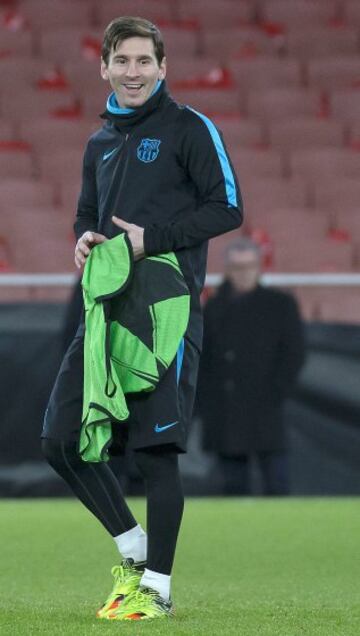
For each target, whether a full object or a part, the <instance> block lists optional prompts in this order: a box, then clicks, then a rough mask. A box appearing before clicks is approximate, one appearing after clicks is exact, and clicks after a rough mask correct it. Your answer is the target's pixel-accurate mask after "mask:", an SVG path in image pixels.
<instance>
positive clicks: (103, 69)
mask: <svg viewBox="0 0 360 636" xmlns="http://www.w3.org/2000/svg"><path fill="white" fill-rule="evenodd" d="M100 75H101V77H102V78H103V80H108V79H109V72H108V68H107V66H106V64H105V62H104V60H103V59H102V58H101V66H100Z"/></svg>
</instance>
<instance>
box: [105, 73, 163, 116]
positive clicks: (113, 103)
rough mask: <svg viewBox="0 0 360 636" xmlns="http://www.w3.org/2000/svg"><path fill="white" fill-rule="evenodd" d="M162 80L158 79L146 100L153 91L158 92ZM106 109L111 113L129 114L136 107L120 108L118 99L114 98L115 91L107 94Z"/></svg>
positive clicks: (134, 110) (153, 93) (133, 111)
mask: <svg viewBox="0 0 360 636" xmlns="http://www.w3.org/2000/svg"><path fill="white" fill-rule="evenodd" d="M162 82H163V80H158V81H157V83H156V85H155V88H154V90H153V92H152V93H151V95H149V97H148V99H147V100H146V101H148V100H149V99H150V97H152V96H153V95H155V93H157V92H158V90H159V88H160V86H161V84H162ZM106 110H108V111H109V113H112V114H113V115H129V114H130V113H135V112H136V110H137V109H136V108H121V107H120V106H119V104H118V101H117V99H116V95H115V93H114V92H113V93H111V95H109V97H108V100H107V103H106Z"/></svg>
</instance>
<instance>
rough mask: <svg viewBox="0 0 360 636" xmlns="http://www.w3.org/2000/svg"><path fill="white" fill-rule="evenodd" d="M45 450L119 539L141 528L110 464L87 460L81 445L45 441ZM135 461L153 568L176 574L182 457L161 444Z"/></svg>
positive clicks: (43, 443)
mask: <svg viewBox="0 0 360 636" xmlns="http://www.w3.org/2000/svg"><path fill="white" fill-rule="evenodd" d="M42 450H43V453H44V455H45V457H46V459H47V460H48V462H49V464H50V465H51V466H52V467H53V468H54V470H55V471H56V472H57V473H58V474H59V475H61V477H63V479H65V481H66V482H67V483H68V485H69V486H70V488H71V489H72V491H73V492H74V493H75V494H76V496H77V497H78V498H79V499H80V501H82V503H83V504H84V505H85V506H86V507H87V508H88V510H90V512H92V513H93V514H94V515H95V516H96V517H97V518H98V519H99V521H100V522H101V523H102V525H103V526H104V527H105V528H106V530H108V532H109V533H110V534H111V535H112V536H113V537H116V536H117V535H119V534H122V533H123V532H126V531H127V530H130V529H131V528H134V527H135V526H136V524H137V521H136V520H135V518H134V517H133V515H132V513H131V511H130V509H129V507H128V505H127V503H126V501H125V499H124V495H123V492H122V490H121V487H120V484H119V482H118V479H117V478H116V477H115V475H114V473H113V472H112V470H111V468H110V467H109V466H108V465H107V464H105V463H97V464H92V463H88V462H84V461H83V460H82V459H81V457H80V456H79V454H78V452H77V445H76V443H75V442H64V441H61V440H54V439H43V440H42ZM134 457H135V462H136V465H137V467H138V469H139V471H140V473H141V475H142V477H143V479H144V482H145V490H146V496H147V533H148V553H147V567H148V568H149V569H150V570H153V571H155V572H161V573H162V574H170V573H171V569H172V565H173V561H174V556H175V548H176V541H177V536H178V533H179V528H180V523H181V518H182V513H183V508H184V496H183V490H182V484H181V478H180V473H179V466H178V455H177V453H176V452H174V451H171V450H169V449H167V448H166V446H164V447H160V446H159V447H157V448H151V449H146V450H142V451H135V453H134Z"/></svg>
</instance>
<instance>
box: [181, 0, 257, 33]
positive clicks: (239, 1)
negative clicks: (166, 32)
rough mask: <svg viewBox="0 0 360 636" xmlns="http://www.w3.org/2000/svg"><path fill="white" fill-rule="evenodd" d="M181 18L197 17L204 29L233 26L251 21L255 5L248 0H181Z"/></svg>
mask: <svg viewBox="0 0 360 636" xmlns="http://www.w3.org/2000/svg"><path fill="white" fill-rule="evenodd" d="M179 15H180V18H182V19H184V20H187V19H189V18H190V19H195V20H197V21H198V23H199V24H200V25H201V27H202V28H203V30H204V31H205V30H209V29H218V28H219V27H231V26H233V25H234V24H241V23H243V22H250V21H251V20H252V19H253V18H254V16H255V5H254V4H253V3H251V2H247V1H246V0H236V2H234V1H233V0H222V2H221V4H220V5H219V2H218V0H196V2H194V0H180V3H179Z"/></svg>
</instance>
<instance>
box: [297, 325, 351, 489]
mask: <svg viewBox="0 0 360 636" xmlns="http://www.w3.org/2000/svg"><path fill="white" fill-rule="evenodd" d="M306 334H307V350H308V356H307V362H306V365H305V367H304V369H303V372H302V374H301V377H300V380H299V383H298V388H297V391H296V396H295V398H296V399H295V400H293V401H291V402H289V404H288V406H287V421H288V423H289V443H290V449H291V470H292V484H293V488H292V491H293V493H294V494H343V493H349V494H359V493H360V327H359V326H350V325H331V324H323V323H312V324H309V325H307V328H306Z"/></svg>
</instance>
